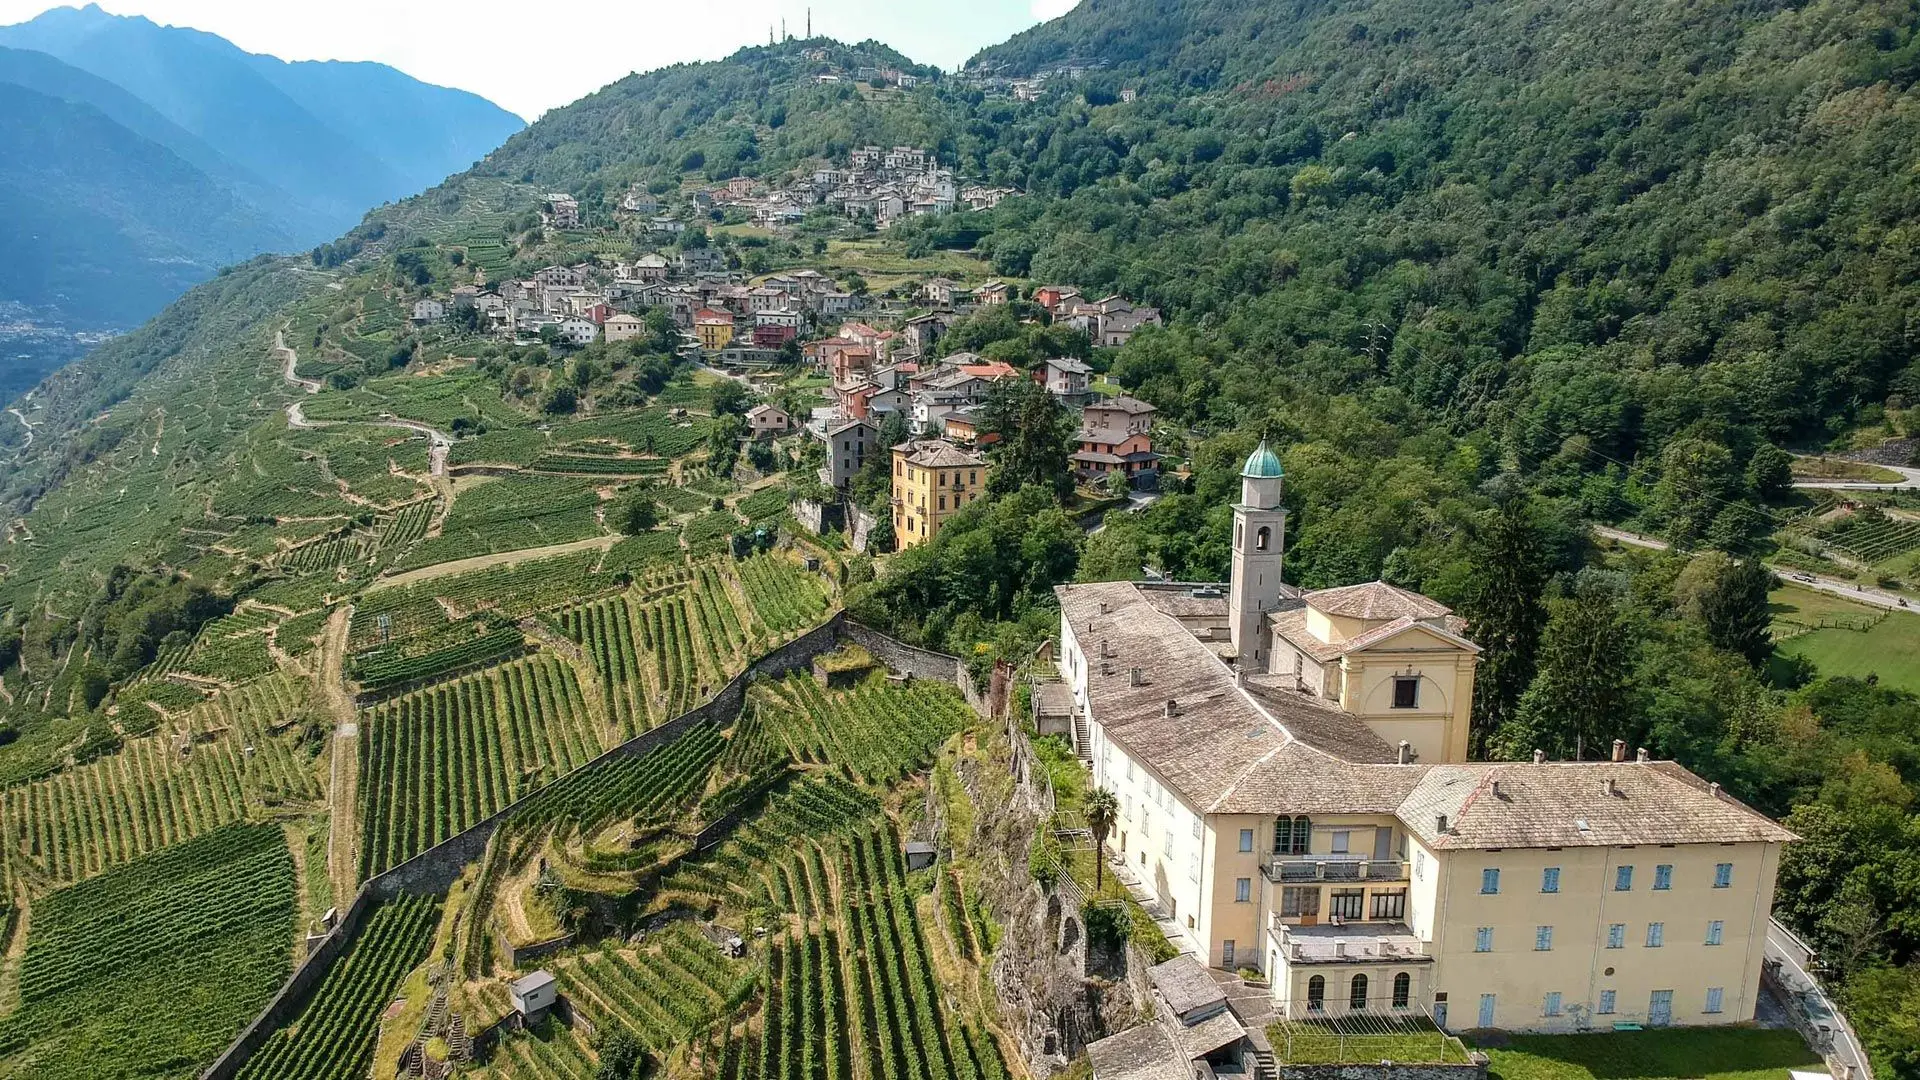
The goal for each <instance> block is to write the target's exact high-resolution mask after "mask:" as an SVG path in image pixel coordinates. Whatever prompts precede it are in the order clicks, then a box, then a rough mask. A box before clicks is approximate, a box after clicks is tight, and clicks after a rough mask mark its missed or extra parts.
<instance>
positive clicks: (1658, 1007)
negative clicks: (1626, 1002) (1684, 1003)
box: [1647, 990, 1673, 1027]
mask: <svg viewBox="0 0 1920 1080" xmlns="http://www.w3.org/2000/svg"><path fill="white" fill-rule="evenodd" d="M1671 1023H1673V991H1671V990H1655V991H1654V992H1653V1000H1652V1001H1650V1002H1648V1003H1647V1026H1648V1027H1666V1026H1667V1025H1668V1024H1671Z"/></svg>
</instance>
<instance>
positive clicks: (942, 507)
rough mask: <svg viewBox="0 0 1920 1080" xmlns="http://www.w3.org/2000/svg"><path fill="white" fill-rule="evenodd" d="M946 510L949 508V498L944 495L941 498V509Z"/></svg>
mask: <svg viewBox="0 0 1920 1080" xmlns="http://www.w3.org/2000/svg"><path fill="white" fill-rule="evenodd" d="M946 508H947V497H946V496H945V495H942V496H940V509H942V510H945V509H946Z"/></svg>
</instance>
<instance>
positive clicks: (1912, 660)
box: [1778, 612, 1920, 693]
mask: <svg viewBox="0 0 1920 1080" xmlns="http://www.w3.org/2000/svg"><path fill="white" fill-rule="evenodd" d="M1778 649H1779V651H1780V653H1781V654H1782V655H1785V656H1804V657H1806V658H1807V659H1809V660H1811V661H1813V662H1814V664H1815V665H1816V666H1817V667H1818V668H1819V669H1820V674H1822V675H1851V676H1854V677H1856V678H1864V677H1865V676H1868V675H1878V676H1879V677H1880V681H1881V682H1882V683H1883V684H1885V685H1887V686H1893V687H1898V688H1899V689H1902V690H1912V691H1914V692H1916V693H1920V615H1913V614H1909V613H1907V612H1893V613H1890V614H1889V615H1888V616H1887V617H1886V618H1885V619H1882V620H1881V621H1880V622H1878V623H1876V624H1874V626H1873V629H1871V630H1866V631H1859V630H1842V629H1829V630H1813V631H1810V632H1808V633H1804V634H1800V635H1798V636H1796V637H1792V638H1789V639H1787V640H1786V641H1783V642H1781V643H1780V644H1779V646H1778Z"/></svg>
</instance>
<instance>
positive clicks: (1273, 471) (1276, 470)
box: [1240, 439, 1281, 477]
mask: <svg viewBox="0 0 1920 1080" xmlns="http://www.w3.org/2000/svg"><path fill="white" fill-rule="evenodd" d="M1240 475H1241V476H1252V477H1270V476H1280V475H1281V472H1280V458H1279V456H1278V455H1276V454H1275V453H1274V452H1273V451H1271V450H1269V449H1267V440H1265V439H1261V440H1260V446H1259V448H1258V449H1256V450H1255V451H1254V452H1253V453H1251V454H1248V455H1247V463H1246V465H1245V466H1244V467H1243V468H1241V470H1240Z"/></svg>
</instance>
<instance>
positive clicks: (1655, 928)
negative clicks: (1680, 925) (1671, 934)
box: [1647, 922, 1667, 949]
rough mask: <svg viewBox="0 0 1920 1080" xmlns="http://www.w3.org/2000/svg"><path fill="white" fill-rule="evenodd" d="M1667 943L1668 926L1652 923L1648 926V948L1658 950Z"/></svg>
mask: <svg viewBox="0 0 1920 1080" xmlns="http://www.w3.org/2000/svg"><path fill="white" fill-rule="evenodd" d="M1666 943H1667V924H1666V923H1658V922H1650V923H1648V924H1647V948H1649V949H1657V948H1659V947H1660V946H1662V945H1665V944H1666Z"/></svg>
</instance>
